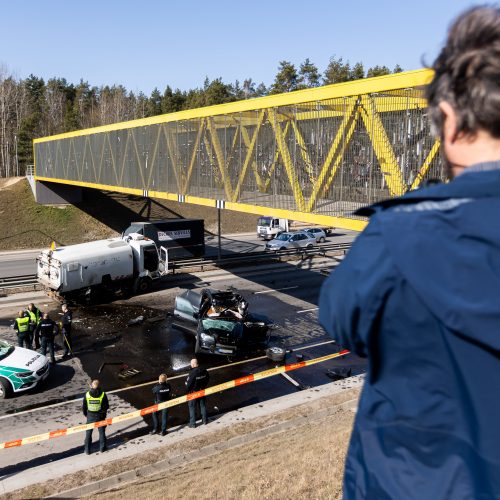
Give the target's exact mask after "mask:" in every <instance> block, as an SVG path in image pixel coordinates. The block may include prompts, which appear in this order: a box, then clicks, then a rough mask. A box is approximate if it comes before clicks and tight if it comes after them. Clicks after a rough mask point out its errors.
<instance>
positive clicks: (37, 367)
mask: <svg viewBox="0 0 500 500" xmlns="http://www.w3.org/2000/svg"><path fill="white" fill-rule="evenodd" d="M49 371H50V370H49V360H48V359H47V358H46V357H45V356H43V355H42V354H40V353H38V352H36V351H32V350H31V349H25V348H23V347H16V346H14V345H12V344H10V343H9V342H6V341H5V340H0V399H4V398H6V397H8V396H9V395H10V394H11V393H12V392H22V391H27V390H28V389H32V388H33V387H35V386H36V385H37V384H39V383H40V382H41V381H42V380H45V379H46V378H47V377H48V376H49Z"/></svg>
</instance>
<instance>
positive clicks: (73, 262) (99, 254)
mask: <svg viewBox="0 0 500 500" xmlns="http://www.w3.org/2000/svg"><path fill="white" fill-rule="evenodd" d="M167 273H168V252H167V249H166V248H164V247H160V248H158V247H157V246H156V243H155V242H154V241H153V240H151V239H149V238H146V237H145V236H144V235H141V234H135V233H132V234H128V235H126V236H124V237H122V238H110V239H107V240H99V241H91V242H89V243H81V244H78V245H69V246H65V247H60V248H49V249H47V250H43V251H42V253H41V254H40V255H39V256H38V258H37V279H38V282H39V283H40V284H42V285H43V287H44V288H45V290H46V291H47V292H48V293H49V294H50V295H53V296H56V297H59V298H62V299H64V300H74V301H77V302H78V301H82V300H87V301H88V300H90V299H92V300H94V299H99V298H101V297H102V298H109V297H110V294H113V296H120V295H129V294H130V293H135V294H137V293H146V292H148V291H149V290H150V289H151V287H152V285H153V282H154V281H155V280H158V279H160V278H162V277H163V276H165V275H166V274H167Z"/></svg>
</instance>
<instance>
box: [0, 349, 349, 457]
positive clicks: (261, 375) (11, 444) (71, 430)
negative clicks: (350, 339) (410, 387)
mask: <svg viewBox="0 0 500 500" xmlns="http://www.w3.org/2000/svg"><path fill="white" fill-rule="evenodd" d="M346 354H349V351H348V350H346V349H344V350H343V351H340V352H337V353H335V354H328V355H326V356H321V357H319V358H314V359H309V360H306V361H300V362H298V363H292V364H290V365H284V366H277V367H276V368H271V369H270V370H265V371H263V372H258V373H254V374H251V375H246V376H244V377H240V378H237V379H234V380H230V381H228V382H223V383H222V384H218V385H214V386H212V387H208V388H207V389H203V390H201V391H197V392H192V393H190V394H186V395H185V396H179V397H178V398H175V399H171V400H170V401H166V402H165V403H158V404H155V405H153V406H148V407H147V408H143V409H141V410H136V411H133V412H130V413H125V414H123V415H118V416H117V417H113V418H107V419H106V420H101V421H100V422H92V423H90V424H82V425H76V426H74V427H68V428H66V429H58V430H55V431H50V432H45V433H43V434H37V435H36V436H30V437H26V438H22V439H15V440H13V441H5V442H3V443H0V450H1V449H7V448H16V447H17V446H23V445H26V444H33V443H39V442H40V441H48V440H49V439H54V438H58V437H63V436H70V435H71V434H76V433H78V432H84V431H88V430H92V429H97V428H99V427H104V426H107V425H113V424H117V423H119V422H124V421H126V420H133V419H136V418H141V417H144V416H145V415H150V414H151V413H155V412H157V411H159V410H163V409H165V408H171V407H172V406H177V405H180V404H182V403H186V402H187V401H192V400H193V399H198V398H202V397H204V396H209V395H211V394H215V393H217V392H222V391H227V390H228V389H232V388H233V387H238V386H240V385H245V384H250V383H251V382H256V381H257V380H263V379H265V378H268V377H272V376H274V375H278V374H280V373H285V372H291V371H293V370H298V369H299V368H304V367H305V366H310V365H315V364H317V363H323V362H324V361H328V360H330V359H334V358H338V357H341V356H345V355H346Z"/></svg>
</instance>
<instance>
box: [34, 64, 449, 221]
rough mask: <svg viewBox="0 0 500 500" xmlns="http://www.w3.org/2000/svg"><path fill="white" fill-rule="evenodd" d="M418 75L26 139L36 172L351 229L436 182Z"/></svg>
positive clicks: (426, 75) (423, 77) (423, 75)
mask: <svg viewBox="0 0 500 500" xmlns="http://www.w3.org/2000/svg"><path fill="white" fill-rule="evenodd" d="M431 77H432V73H431V72H430V71H428V70H420V71H412V72H406V73H400V74H395V75H388V76H384V77H378V78H371V79H365V80H359V81H355V82H349V83H345V84H338V85H329V86H326V87H319V88H316V89H307V90H303V91H298V92H291V93H289V94H281V95H277V96H268V97H263V98H259V99H250V100H247V101H239V102H235V103H230V104H223V105H219V106H211V107H207V108H199V109H195V110H189V111H182V112H179V113H172V114H168V115H162V116H156V117H152V118H146V119H142V120H134V121H130V122H123V123H117V124H114V125H108V126H103V127H97V128H94V129H88V130H81V131H76V132H70V133H67V134H61V135H57V136H52V137H45V138H41V139H36V140H35V141H34V148H35V157H36V179H38V180H45V181H53V182H62V183H67V184H73V185H76V186H87V187H92V188H97V189H107V190H113V191H121V192H125V193H131V194H137V195H141V196H146V197H148V196H149V197H157V198H165V199H170V200H175V201H180V202H188V203H197V204H201V205H206V206H212V207H216V208H226V209H227V208H228V209H232V210H239V211H244V212H250V213H256V214H262V215H271V214H275V216H277V217H285V218H289V219H293V220H303V221H305V222H315V223H319V224H325V225H332V226H336V227H344V228H350V229H361V228H362V227H363V226H364V224H365V222H364V221H363V220H362V219H361V218H359V217H358V218H357V217H355V216H353V215H352V212H353V211H354V210H355V209H356V208H358V207H360V206H362V205H366V204H369V203H373V202H376V201H378V200H381V199H383V198H387V197H390V196H399V195H402V194H404V193H405V192H406V191H407V190H409V189H414V188H416V187H418V185H419V184H420V182H421V181H422V180H423V179H425V178H427V177H438V178H443V175H444V174H443V171H442V165H441V161H440V158H439V143H438V142H437V141H435V140H434V139H433V138H432V137H431V134H430V122H429V119H428V115H427V109H426V108H427V104H426V101H425V98H424V87H425V85H426V84H427V82H428V81H429V80H430V78H431Z"/></svg>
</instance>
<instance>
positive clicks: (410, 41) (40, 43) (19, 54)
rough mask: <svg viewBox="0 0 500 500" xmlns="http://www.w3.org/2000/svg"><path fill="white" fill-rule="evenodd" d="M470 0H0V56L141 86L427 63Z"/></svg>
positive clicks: (23, 69) (17, 69)
mask: <svg viewBox="0 0 500 500" xmlns="http://www.w3.org/2000/svg"><path fill="white" fill-rule="evenodd" d="M482 3H484V2H475V1H471V0H419V1H417V2H407V1H404V0H398V1H396V0H379V1H375V0H344V1H338V0H330V1H326V0H303V1H298V0H286V1H285V0H274V1H273V0H267V1H264V0H246V1H238V0H232V1H228V0H211V1H208V0H205V1H201V0H180V1H169V0H164V1H160V0H141V1H132V0H82V1H80V2H76V1H71V0H17V1H16V0H0V6H1V11H2V29H1V30H0V64H3V65H4V66H6V67H7V68H8V70H9V71H10V72H13V73H14V74H15V75H16V76H17V77H19V78H24V77H26V76H28V75H29V74H30V73H33V74H35V75H37V76H42V77H43V78H45V79H47V78H50V77H53V76H58V77H65V78H66V79H67V80H68V81H70V82H75V83H76V82H78V81H79V80H80V78H83V79H84V80H87V81H88V82H89V83H90V84H91V85H97V86H99V85H101V84H110V85H111V84H114V83H117V84H118V83H120V84H123V85H125V86H126V87H127V88H128V89H129V90H133V91H139V90H142V91H144V92H145V93H146V94H149V93H150V92H151V90H152V89H153V88H154V87H158V88H159V89H160V90H163V89H164V88H165V86H166V85H167V84H169V85H171V86H172V87H174V88H175V87H179V88H181V89H183V90H184V89H188V88H192V87H197V86H201V85H202V83H203V80H204V79H205V77H206V76H208V77H209V78H210V79H214V78H217V77H222V79H223V80H224V81H225V82H234V81H235V80H236V79H238V80H240V82H242V81H243V80H244V79H245V78H247V77H251V78H252V79H253V80H254V81H256V82H257V83H259V82H261V81H263V82H264V83H265V84H266V85H269V84H270V83H272V80H273V78H274V75H275V74H276V71H277V67H278V63H279V61H280V60H289V61H291V62H293V63H295V64H296V65H297V66H299V64H300V63H301V62H302V61H303V60H304V59H305V58H307V57H309V58H310V59H311V61H312V62H314V63H315V64H316V65H317V66H318V67H319V69H320V71H323V70H324V69H325V68H326V65H327V64H328V60H329V58H330V57H331V56H333V55H336V56H339V57H340V56H341V57H343V58H344V60H349V61H350V62H351V63H354V62H357V61H361V62H363V63H364V65H365V68H367V67H369V66H373V65H375V64H380V65H386V66H389V67H390V68H393V67H394V66H395V64H397V63H398V64H400V65H401V66H402V67H403V68H404V69H405V70H409V69H417V68H420V67H422V64H421V60H422V56H424V57H425V60H426V61H429V62H432V59H433V57H434V56H435V55H436V53H437V51H438V49H439V47H440V46H441V44H442V42H443V40H444V37H445V33H446V28H447V26H448V25H449V23H450V21H451V20H452V19H453V18H454V17H455V16H456V15H457V14H458V13H459V12H461V11H462V10H463V9H465V8H467V7H469V6H472V5H478V4H482Z"/></svg>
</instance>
